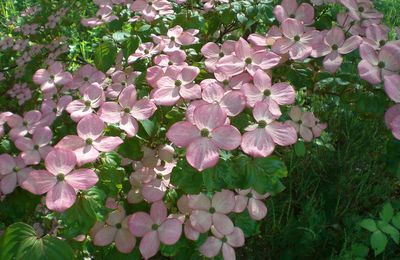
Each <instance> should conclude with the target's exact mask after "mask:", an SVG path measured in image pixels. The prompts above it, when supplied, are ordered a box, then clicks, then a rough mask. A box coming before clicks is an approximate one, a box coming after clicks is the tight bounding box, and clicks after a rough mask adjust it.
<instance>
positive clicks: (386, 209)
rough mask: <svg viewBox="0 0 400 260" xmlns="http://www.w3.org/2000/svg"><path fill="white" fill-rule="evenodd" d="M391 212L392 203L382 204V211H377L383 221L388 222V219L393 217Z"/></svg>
mask: <svg viewBox="0 0 400 260" xmlns="http://www.w3.org/2000/svg"><path fill="white" fill-rule="evenodd" d="M393 214H394V212H393V207H392V204H390V203H386V204H385V205H383V208H382V211H381V212H380V213H379V216H380V217H381V219H382V220H383V221H385V222H390V220H391V219H392V217H393Z"/></svg>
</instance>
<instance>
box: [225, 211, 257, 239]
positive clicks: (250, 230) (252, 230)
mask: <svg viewBox="0 0 400 260" xmlns="http://www.w3.org/2000/svg"><path fill="white" fill-rule="evenodd" d="M232 220H233V222H234V223H235V226H236V227H239V228H240V229H241V230H242V231H243V233H244V235H245V237H250V236H253V235H254V234H256V233H257V232H258V231H259V230H258V229H259V226H260V224H259V223H258V222H257V221H255V220H254V219H252V218H251V217H250V215H249V213H248V211H247V209H246V210H245V211H243V212H242V213H240V214H236V215H235V216H234V217H233V219H232Z"/></svg>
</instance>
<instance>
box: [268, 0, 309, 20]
mask: <svg viewBox="0 0 400 260" xmlns="http://www.w3.org/2000/svg"><path fill="white" fill-rule="evenodd" d="M274 14H275V17H276V19H277V20H278V21H279V22H280V23H283V21H285V19H287V18H294V19H296V20H298V21H301V22H303V23H304V25H311V24H313V23H314V8H313V7H312V6H311V5H310V4H307V3H302V4H301V5H300V6H299V5H298V4H297V1H296V0H283V1H282V3H281V5H277V6H275V9H274Z"/></svg>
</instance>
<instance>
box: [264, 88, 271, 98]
mask: <svg viewBox="0 0 400 260" xmlns="http://www.w3.org/2000/svg"><path fill="white" fill-rule="evenodd" d="M264 96H266V97H269V96H271V90H269V89H266V90H264Z"/></svg>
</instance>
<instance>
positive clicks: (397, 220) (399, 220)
mask: <svg viewBox="0 0 400 260" xmlns="http://www.w3.org/2000/svg"><path fill="white" fill-rule="evenodd" d="M392 223H393V225H394V226H395V227H396V228H397V229H400V212H399V213H397V214H396V215H395V216H394V217H393V218H392Z"/></svg>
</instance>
